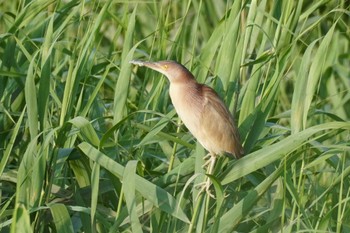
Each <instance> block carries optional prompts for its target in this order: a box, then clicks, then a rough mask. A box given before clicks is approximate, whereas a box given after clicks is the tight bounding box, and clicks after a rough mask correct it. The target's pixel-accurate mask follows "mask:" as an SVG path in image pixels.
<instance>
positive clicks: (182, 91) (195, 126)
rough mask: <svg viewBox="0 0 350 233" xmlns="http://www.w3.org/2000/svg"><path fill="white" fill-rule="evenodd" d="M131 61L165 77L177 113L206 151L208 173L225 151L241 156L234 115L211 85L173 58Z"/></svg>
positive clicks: (210, 172) (241, 150)
mask: <svg viewBox="0 0 350 233" xmlns="http://www.w3.org/2000/svg"><path fill="white" fill-rule="evenodd" d="M130 63H131V64H134V65H137V66H145V67H148V68H150V69H152V70H155V71H158V72H159V73H161V74H163V75H164V76H166V77H167V79H168V80H169V82H170V85H169V95H170V99H171V102H172V104H173V106H174V108H175V110H176V112H177V114H178V116H179V117H180V119H181V120H182V122H183V123H184V125H185V126H186V127H187V129H188V130H189V131H190V132H191V134H192V135H193V136H194V137H195V138H196V139H197V140H198V142H199V143H200V144H201V145H202V146H203V147H204V148H205V149H206V150H207V151H208V152H209V154H208V156H210V159H209V160H208V162H207V163H209V164H210V165H209V167H208V174H210V175H212V172H213V169H214V165H215V161H216V158H217V156H219V155H222V154H225V153H228V154H230V155H232V156H233V157H235V158H236V159H238V158H241V157H242V156H243V155H244V150H243V147H242V144H241V140H240V136H239V132H238V129H237V126H236V124H235V121H234V117H233V115H232V114H231V113H230V111H229V110H228V108H227V107H226V105H225V104H224V102H223V101H222V99H221V98H220V97H219V95H218V94H217V93H216V92H215V90H214V89H213V88H211V87H209V86H207V85H205V84H201V83H198V82H197V81H196V79H195V77H194V75H193V74H192V73H191V72H190V71H189V70H188V69H187V68H186V67H185V66H183V65H182V64H180V63H178V62H176V61H171V60H164V61H156V62H152V61H141V60H131V61H130ZM207 163H206V164H207ZM207 185H210V184H207ZM208 188H209V187H207V189H208Z"/></svg>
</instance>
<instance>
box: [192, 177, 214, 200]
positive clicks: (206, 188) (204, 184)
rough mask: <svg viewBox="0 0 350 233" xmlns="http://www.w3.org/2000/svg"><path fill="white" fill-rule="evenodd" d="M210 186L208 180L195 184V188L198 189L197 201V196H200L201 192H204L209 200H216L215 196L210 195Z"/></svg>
mask: <svg viewBox="0 0 350 233" xmlns="http://www.w3.org/2000/svg"><path fill="white" fill-rule="evenodd" d="M210 186H211V181H210V179H209V178H207V180H206V181H204V182H202V183H199V184H196V185H195V188H198V189H200V190H199V193H198V195H197V198H196V199H198V197H199V195H201V194H202V193H203V192H206V194H207V195H208V196H210V197H211V198H213V199H216V197H215V195H214V194H212V193H211V191H210Z"/></svg>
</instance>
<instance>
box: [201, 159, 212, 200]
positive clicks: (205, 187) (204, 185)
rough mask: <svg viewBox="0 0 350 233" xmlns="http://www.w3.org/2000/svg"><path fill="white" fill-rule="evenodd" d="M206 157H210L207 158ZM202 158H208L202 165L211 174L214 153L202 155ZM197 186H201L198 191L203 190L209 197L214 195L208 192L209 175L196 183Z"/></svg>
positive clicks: (209, 184)
mask: <svg viewBox="0 0 350 233" xmlns="http://www.w3.org/2000/svg"><path fill="white" fill-rule="evenodd" d="M208 157H210V158H209V159H208ZM204 159H205V160H207V159H208V160H207V161H206V162H205V163H204V164H203V166H202V167H203V168H204V167H207V174H209V175H212V174H213V171H214V166H215V162H216V155H214V154H212V153H209V154H207V155H206V156H205V157H204ZM198 186H202V187H201V191H200V193H201V192H203V191H204V190H205V191H206V192H207V194H208V195H209V196H210V197H212V198H215V196H214V195H213V194H212V193H210V186H211V181H210V178H209V177H206V181H204V182H203V183H200V184H198Z"/></svg>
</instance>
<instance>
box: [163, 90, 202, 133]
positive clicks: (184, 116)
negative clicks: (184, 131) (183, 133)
mask: <svg viewBox="0 0 350 233" xmlns="http://www.w3.org/2000/svg"><path fill="white" fill-rule="evenodd" d="M169 94H170V98H171V101H172V103H173V106H174V108H175V110H176V112H177V114H178V115H179V117H180V118H181V120H182V121H183V123H184V124H185V126H186V127H187V128H188V130H189V131H190V132H191V133H192V134H193V135H194V136H195V137H196V135H197V132H198V130H199V128H200V122H199V120H200V116H201V113H202V108H203V103H202V99H201V98H200V95H199V93H198V90H197V89H196V86H195V85H186V84H170V90H169Z"/></svg>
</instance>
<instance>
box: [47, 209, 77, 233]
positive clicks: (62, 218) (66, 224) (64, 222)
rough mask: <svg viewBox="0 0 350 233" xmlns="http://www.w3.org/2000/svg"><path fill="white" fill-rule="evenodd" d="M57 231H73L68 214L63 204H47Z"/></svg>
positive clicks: (64, 232) (63, 232)
mask: <svg viewBox="0 0 350 233" xmlns="http://www.w3.org/2000/svg"><path fill="white" fill-rule="evenodd" d="M49 207H50V210H51V214H52V218H53V222H54V224H55V229H56V231H57V233H66V232H67V233H69V232H74V230H73V225H72V222H71V218H70V214H69V212H68V210H67V207H66V206H65V205H64V204H59V203H56V204H51V205H49Z"/></svg>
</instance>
